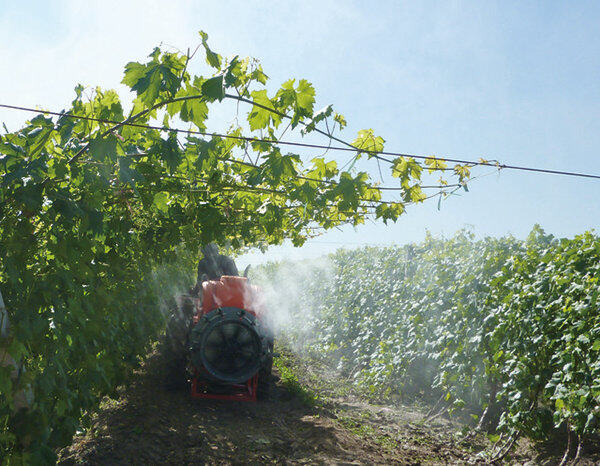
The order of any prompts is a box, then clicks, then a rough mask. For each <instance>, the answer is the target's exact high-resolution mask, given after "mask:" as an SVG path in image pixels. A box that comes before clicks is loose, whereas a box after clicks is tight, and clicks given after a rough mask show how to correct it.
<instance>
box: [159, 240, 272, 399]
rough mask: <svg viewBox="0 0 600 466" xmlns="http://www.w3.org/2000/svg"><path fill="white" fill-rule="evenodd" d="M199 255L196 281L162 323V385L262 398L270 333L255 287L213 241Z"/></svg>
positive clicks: (214, 395)
mask: <svg viewBox="0 0 600 466" xmlns="http://www.w3.org/2000/svg"><path fill="white" fill-rule="evenodd" d="M203 256H204V257H203V259H202V260H201V261H200V264H199V266H198V283H197V284H196V287H195V288H193V289H192V290H190V292H188V293H187V294H184V295H181V296H178V297H177V298H176V303H177V305H176V306H175V309H174V310H173V311H172V313H171V315H170V318H169V321H168V323H167V329H166V332H165V340H164V345H163V355H164V356H165V360H166V366H167V370H166V380H165V382H166V386H167V387H168V388H177V387H181V386H183V385H185V386H189V387H190V390H191V396H192V397H194V398H209V399H221V400H238V401H256V400H257V399H258V400H260V399H265V398H266V397H267V396H268V393H269V387H270V384H271V370H272V366H273V340H274V337H273V333H272V331H271V329H270V327H269V325H268V319H267V318H268V315H267V312H266V310H265V306H264V304H263V303H262V300H261V292H260V290H259V288H258V287H256V286H255V285H252V284H250V283H249V281H248V278H247V276H246V275H247V270H246V273H244V276H239V274H238V272H237V268H236V267H235V263H234V262H233V261H232V260H231V259H230V258H228V257H226V256H222V255H219V254H218V252H217V249H216V247H215V246H214V245H208V246H207V247H205V248H203Z"/></svg>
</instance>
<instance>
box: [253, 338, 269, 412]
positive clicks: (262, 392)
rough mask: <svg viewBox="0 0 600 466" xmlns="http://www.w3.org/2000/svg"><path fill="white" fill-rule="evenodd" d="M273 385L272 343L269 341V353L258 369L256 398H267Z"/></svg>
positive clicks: (263, 399)
mask: <svg viewBox="0 0 600 466" xmlns="http://www.w3.org/2000/svg"><path fill="white" fill-rule="evenodd" d="M272 385H273V343H272V342H270V343H269V355H268V356H267V358H266V360H265V362H264V364H263V365H262V367H261V368H260V370H259V371H258V386H257V388H256V398H257V399H258V400H259V401H265V400H267V399H269V395H270V394H271V387H272Z"/></svg>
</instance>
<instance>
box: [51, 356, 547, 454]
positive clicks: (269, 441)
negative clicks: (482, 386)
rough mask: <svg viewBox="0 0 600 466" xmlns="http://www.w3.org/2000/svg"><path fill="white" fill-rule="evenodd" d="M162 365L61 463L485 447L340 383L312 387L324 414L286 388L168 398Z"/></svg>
mask: <svg viewBox="0 0 600 466" xmlns="http://www.w3.org/2000/svg"><path fill="white" fill-rule="evenodd" d="M161 366H162V364H161V359H160V357H159V356H158V354H156V353H153V354H152V355H150V356H149V358H148V359H147V360H146V362H145V363H144V364H143V365H142V366H141V367H140V369H139V370H137V371H136V372H135V373H134V376H133V377H132V382H131V383H129V384H128V385H126V386H124V387H121V388H120V389H119V398H118V399H116V400H109V399H107V400H105V401H104V402H103V404H102V406H101V408H100V410H99V412H98V413H97V414H96V415H95V419H94V421H93V426H92V428H91V429H90V430H89V431H88V432H87V433H85V434H81V435H79V436H77V437H76V438H75V439H74V442H73V444H72V445H71V446H70V447H68V448H65V449H64V450H62V451H61V452H60V456H59V464H63V465H74V464H84V465H85V464H89V465H97V464H99V465H125V464H127V465H129V464H133V465H136V464H144V465H153V464H178V465H179V464H270V463H277V464H406V465H420V464H423V465H425V464H473V463H476V462H479V461H478V460H477V457H476V452H477V451H478V450H481V449H482V448H483V447H484V445H483V443H481V441H479V444H477V443H474V444H470V445H467V444H459V443H456V442H455V440H454V438H455V435H454V434H455V433H456V432H457V429H458V428H459V426H457V425H456V424H452V423H451V422H450V421H448V420H444V419H437V420H435V421H431V422H427V423H423V419H424V416H423V414H422V413H421V412H419V411H418V410H415V409H411V408H408V407H404V408H400V407H391V406H376V405H372V404H369V403H366V402H364V401H361V400H360V399H358V398H356V397H352V396H343V395H340V392H339V391H338V390H336V389H335V388H332V387H333V386H334V385H335V381H333V380H330V381H325V382H323V383H322V384H321V385H320V386H318V387H316V388H315V390H316V391H319V392H321V393H322V396H321V398H320V400H319V403H318V404H317V406H310V404H307V403H306V400H305V399H304V401H303V396H301V395H302V393H298V392H297V390H294V388H297V387H291V388H290V386H289V384H288V383H286V381H285V380H283V381H282V380H279V381H278V382H277V384H276V387H275V389H274V390H273V394H272V396H271V399H270V400H269V401H264V402H259V403H235V402H215V401H209V400H194V399H191V398H190V397H189V396H188V395H187V393H183V392H169V391H166V390H164V389H163V387H162V368H161ZM305 375H306V378H307V380H308V383H310V380H311V375H310V374H305ZM283 378H284V379H285V377H283ZM313 381H314V380H313ZM303 382H304V380H303ZM524 463H527V458H526V457H521V458H519V457H513V458H512V460H511V464H524ZM528 464H537V463H535V462H530V463H528Z"/></svg>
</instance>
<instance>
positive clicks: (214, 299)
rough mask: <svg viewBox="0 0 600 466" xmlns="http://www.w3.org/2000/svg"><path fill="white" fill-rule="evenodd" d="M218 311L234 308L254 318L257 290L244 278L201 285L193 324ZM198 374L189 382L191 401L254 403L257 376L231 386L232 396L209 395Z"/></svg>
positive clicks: (257, 306) (258, 311)
mask: <svg viewBox="0 0 600 466" xmlns="http://www.w3.org/2000/svg"><path fill="white" fill-rule="evenodd" d="M220 307H236V308H239V309H244V310H246V311H248V312H250V313H252V314H254V315H255V316H257V317H258V316H260V315H261V313H262V308H263V305H262V301H261V299H260V294H259V290H258V287H256V286H253V285H250V284H249V283H248V279H247V278H246V277H235V276H229V275H224V276H222V277H221V279H220V280H210V281H206V282H204V283H202V308H200V307H199V306H198V305H197V306H196V313H195V315H194V324H196V323H197V322H198V320H199V319H200V318H201V317H202V316H203V315H204V314H208V313H209V312H210V311H213V310H214V309H218V308H220ZM199 376H201V373H200V371H198V370H197V369H196V370H195V375H194V378H193V379H192V387H191V388H192V390H191V392H192V393H191V395H192V397H193V398H204V399H213V400H231V401H256V391H257V387H258V374H256V375H254V376H253V377H252V378H250V379H249V380H247V381H246V382H245V383H244V384H234V385H231V386H230V388H231V391H232V393H228V394H221V393H210V391H209V390H210V389H209V384H207V383H206V382H204V381H203V380H201V378H200V377H199Z"/></svg>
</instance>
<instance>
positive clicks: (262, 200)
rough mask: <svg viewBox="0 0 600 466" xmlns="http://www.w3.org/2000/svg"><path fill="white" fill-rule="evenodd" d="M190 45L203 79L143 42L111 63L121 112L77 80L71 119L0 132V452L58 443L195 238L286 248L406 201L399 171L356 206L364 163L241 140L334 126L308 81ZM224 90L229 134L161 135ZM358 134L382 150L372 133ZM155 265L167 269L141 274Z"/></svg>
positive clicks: (413, 196) (172, 279)
mask: <svg viewBox="0 0 600 466" xmlns="http://www.w3.org/2000/svg"><path fill="white" fill-rule="evenodd" d="M200 38H201V41H202V42H201V46H202V49H203V50H204V52H205V56H206V62H207V64H208V65H209V66H210V68H211V69H210V71H209V75H208V76H196V75H193V74H191V73H190V71H189V67H188V65H189V63H190V60H191V58H192V56H193V55H194V54H191V55H190V54H189V53H188V54H187V55H184V54H181V53H178V52H166V51H163V50H161V49H159V48H155V49H154V50H153V51H152V53H151V54H150V55H149V57H148V59H147V60H146V61H145V62H144V63H140V62H130V63H128V64H127V65H126V66H125V73H124V77H123V80H122V83H123V84H124V85H126V86H127V87H129V89H130V90H131V92H132V93H133V94H134V100H133V104H132V106H131V108H125V107H126V105H124V104H123V103H122V101H121V98H120V97H119V95H118V94H117V92H115V91H113V90H103V89H100V88H92V89H85V88H84V87H83V86H81V85H79V86H77V87H76V88H75V98H74V100H73V101H72V103H71V105H70V107H68V108H66V109H65V113H68V114H69V115H77V116H80V117H83V118H81V119H78V118H71V117H69V116H66V115H65V116H61V117H59V118H54V119H53V118H49V117H47V116H44V115H38V116H36V117H35V118H33V119H32V120H31V121H29V122H27V123H26V124H25V126H24V127H23V128H21V129H19V130H18V131H15V132H12V133H7V134H4V135H2V136H1V137H0V257H1V258H2V260H1V262H0V289H1V291H2V294H3V296H4V300H5V302H6V306H7V309H8V312H9V316H10V320H11V322H12V325H13V332H12V335H11V337H10V341H6V342H0V347H8V351H9V353H10V355H11V356H12V357H13V358H14V359H15V360H16V361H18V362H19V363H18V364H19V366H23V367H24V368H25V369H26V371H25V372H24V375H22V376H21V377H20V378H19V380H18V381H13V380H12V379H11V376H10V373H9V371H5V370H3V369H2V370H0V387H2V391H1V392H0V424H1V425H2V426H3V428H2V429H3V430H2V432H0V454H1V455H3V456H4V457H5V458H13V460H14V461H17V458H20V456H19V455H21V454H23V455H26V456H27V455H29V456H28V458H30V459H31V461H32V462H45V461H48V458H50V457H51V456H52V451H53V450H55V449H56V448H57V447H60V446H63V445H65V444H66V443H68V442H69V441H70V439H71V437H72V435H73V433H74V432H75V431H76V429H77V426H78V423H79V419H80V416H81V414H82V413H83V412H84V411H88V410H91V409H93V408H94V406H96V405H97V403H98V400H99V399H100V398H101V397H102V396H104V395H106V394H109V393H111V391H112V390H113V389H114V388H115V386H116V385H117V384H119V383H120V382H121V381H122V380H123V377H124V375H125V374H126V373H127V372H128V371H130V369H131V367H132V366H133V365H135V364H136V362H137V361H138V358H139V357H140V355H143V354H144V352H145V351H146V348H147V345H148V344H149V342H151V341H152V340H153V339H155V338H156V337H157V334H158V333H159V332H160V330H161V328H162V326H163V313H162V312H161V310H160V307H161V306H160V303H161V300H164V299H165V296H168V297H170V296H172V294H173V293H174V292H175V291H176V289H179V290H181V289H183V288H184V287H185V286H186V285H188V284H189V278H188V277H186V274H185V273H183V270H188V271H190V272H191V271H192V270H193V261H194V258H195V257H196V256H197V251H198V248H199V246H200V245H201V244H205V243H208V242H211V241H216V242H218V243H220V244H222V245H227V246H228V247H230V248H231V249H233V250H236V249H239V248H242V247H245V246H250V245H256V244H259V245H266V244H278V243H281V242H282V241H283V240H284V239H286V238H289V239H291V240H292V242H293V243H294V244H296V245H301V244H302V243H304V241H306V239H307V237H309V236H311V235H314V234H315V229H316V228H319V229H330V228H334V227H337V226H339V225H342V224H346V223H349V224H353V225H357V224H360V223H362V222H364V219H365V217H366V216H368V215H374V216H375V217H377V218H383V219H384V220H386V221H388V220H392V221H395V220H396V219H397V218H398V216H399V215H401V214H402V213H403V212H404V202H413V201H415V200H418V199H420V198H421V196H420V194H419V192H420V190H419V188H418V183H419V180H420V177H419V173H418V170H417V169H416V168H415V167H412V168H411V170H410V171H409V172H408V173H405V174H403V175H402V187H401V192H400V194H401V196H402V199H404V201H400V200H399V201H397V202H396V203H395V204H382V205H383V207H379V208H378V209H376V210H373V207H374V205H373V204H379V203H380V200H381V198H382V195H381V192H380V190H379V188H378V187H377V186H375V185H374V184H373V182H372V181H371V180H370V178H369V177H368V175H367V174H366V173H364V172H363V173H353V172H351V170H350V169H348V170H347V171H341V170H339V169H338V167H337V165H336V163H335V162H334V161H328V160H325V159H323V158H316V159H314V160H313V163H312V165H310V166H305V164H304V162H303V160H302V158H301V157H300V156H299V155H298V154H293V153H283V152H282V151H281V149H280V148H279V147H278V145H277V144H276V142H264V141H263V142H259V141H252V142H250V141H247V140H244V139H240V138H243V137H244V136H245V137H252V138H256V139H265V138H267V139H270V140H273V139H276V138H277V135H276V134H275V130H276V129H277V128H278V127H279V126H280V125H281V123H282V122H283V121H284V120H288V121H289V122H290V126H291V127H292V128H294V127H297V126H299V127H301V128H303V129H304V130H305V132H309V131H316V130H317V129H318V128H317V124H319V123H326V124H327V128H335V127H337V128H339V129H340V130H341V129H342V128H343V127H344V126H346V120H345V119H344V117H343V116H342V115H340V114H338V113H335V112H334V111H333V108H332V107H331V106H328V107H326V108H325V110H323V111H319V112H317V113H314V104H315V99H316V97H315V89H314V88H313V86H312V85H311V84H310V83H309V82H308V81H306V80H304V79H300V80H294V79H291V80H288V81H286V82H284V83H283V84H282V85H281V87H280V88H279V89H277V90H275V91H274V92H273V93H271V94H269V93H268V92H267V89H266V86H265V84H266V82H267V76H266V74H265V73H264V72H263V70H262V67H261V66H260V64H258V62H257V61H256V60H253V59H250V58H245V59H240V58H239V57H234V58H231V59H226V58H223V57H221V56H220V55H219V54H217V53H215V52H214V51H212V50H211V49H210V48H209V46H208V42H207V40H208V37H207V35H206V34H205V33H203V32H201V33H200ZM269 95H271V96H272V97H269ZM226 99H228V100H233V101H237V103H238V104H239V105H240V106H241V109H240V110H238V112H240V111H243V108H244V107H243V106H244V105H247V104H248V102H249V101H250V103H251V105H249V106H248V107H246V110H247V112H246V113H245V114H243V115H242V116H243V118H236V119H235V121H236V123H235V124H234V125H232V126H231V128H229V130H228V131H227V136H229V137H228V138H225V137H221V136H217V135H211V136H205V137H203V138H200V137H197V136H195V135H191V134H189V135H187V136H183V134H185V133H176V132H175V131H172V130H170V129H171V128H175V127H178V128H181V126H182V125H183V124H186V123H187V124H189V125H190V126H191V128H192V129H194V128H195V129H198V130H201V131H203V130H205V129H206V122H207V119H208V117H209V108H210V107H209V106H212V105H218V103H219V102H221V101H224V100H226ZM238 116H240V115H239V114H238ZM86 118H87V119H86ZM97 119H102V120H103V121H97ZM327 119H332V120H333V121H331V123H327ZM116 122H119V123H116ZM157 122H160V123H157ZM150 123H152V126H153V127H148V125H149V124H150ZM159 124H160V125H161V126H158V125H159ZM235 138H238V139H235ZM357 141H358V142H359V143H360V144H361V147H360V149H366V150H382V149H383V142H384V141H383V139H382V138H381V137H378V136H375V135H374V133H373V131H372V130H367V131H361V132H360V133H359V137H358V139H357ZM363 143H364V144H363ZM363 145H365V147H363ZM358 154H359V152H358V150H357V156H358ZM249 161H252V163H251V162H249ZM164 268H168V269H170V270H171V269H172V275H171V276H169V277H166V278H163V279H161V280H158V279H156V277H157V275H156V274H157V273H158V272H157V271H160V270H163V269H164ZM173 268H174V269H173ZM13 382H14V384H16V385H14V384H13ZM13 385H14V386H13ZM19 386H23V387H24V386H31V387H32V388H33V393H34V400H35V401H34V403H33V405H32V406H31V407H30V409H29V410H28V411H26V412H21V413H16V412H15V410H14V409H13V408H14V406H15V405H14V402H13V398H12V393H13V392H15V391H17V390H19Z"/></svg>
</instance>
